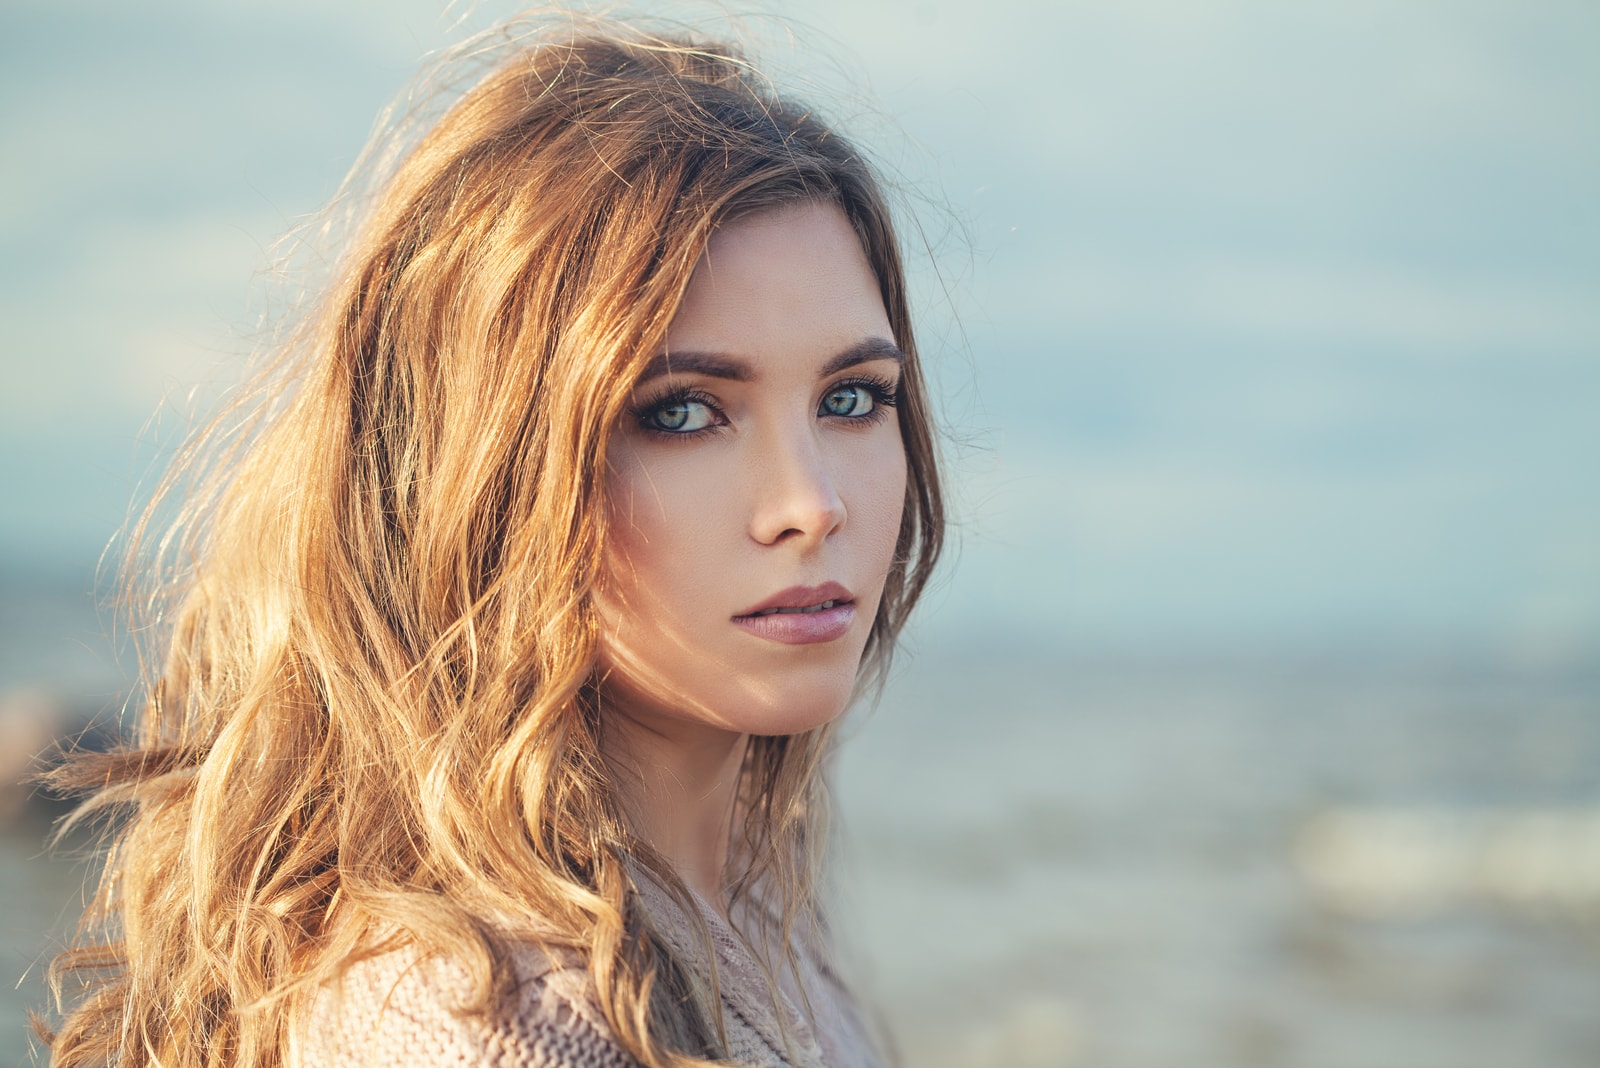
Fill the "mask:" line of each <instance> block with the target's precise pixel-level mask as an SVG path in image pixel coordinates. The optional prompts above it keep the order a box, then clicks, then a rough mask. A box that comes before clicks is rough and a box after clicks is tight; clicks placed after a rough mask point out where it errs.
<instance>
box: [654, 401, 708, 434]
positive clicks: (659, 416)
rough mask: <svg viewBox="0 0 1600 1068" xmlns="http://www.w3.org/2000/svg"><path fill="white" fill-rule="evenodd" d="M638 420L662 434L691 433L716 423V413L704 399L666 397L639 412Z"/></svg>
mask: <svg viewBox="0 0 1600 1068" xmlns="http://www.w3.org/2000/svg"><path fill="white" fill-rule="evenodd" d="M639 422H640V424H641V425H643V426H644V427H645V428H646V429H648V430H659V431H661V432H662V433H664V434H692V433H694V432H695V431H697V430H705V429H707V428H708V427H711V426H714V425H716V423H717V414H716V412H715V411H714V410H713V409H712V407H711V406H710V405H709V404H707V403H706V402H705V401H702V400H696V399H695V398H693V397H668V398H667V399H666V400H664V401H662V402H661V403H659V404H656V405H654V406H652V407H649V408H646V409H645V410H644V411H643V412H641V413H640V414H639Z"/></svg>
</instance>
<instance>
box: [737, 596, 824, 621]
mask: <svg viewBox="0 0 1600 1068" xmlns="http://www.w3.org/2000/svg"><path fill="white" fill-rule="evenodd" d="M849 603H850V602H848V601H833V600H829V601H823V602H822V603H821V604H808V605H805V606H803V607H795V608H763V609H762V610H761V611H759V612H751V613H750V614H749V615H748V616H745V617H744V618H746V619H760V618H761V617H762V616H788V615H799V616H809V615H812V614H814V613H817V612H826V611H827V610H828V609H830V608H834V607H836V606H838V605H841V604H849Z"/></svg>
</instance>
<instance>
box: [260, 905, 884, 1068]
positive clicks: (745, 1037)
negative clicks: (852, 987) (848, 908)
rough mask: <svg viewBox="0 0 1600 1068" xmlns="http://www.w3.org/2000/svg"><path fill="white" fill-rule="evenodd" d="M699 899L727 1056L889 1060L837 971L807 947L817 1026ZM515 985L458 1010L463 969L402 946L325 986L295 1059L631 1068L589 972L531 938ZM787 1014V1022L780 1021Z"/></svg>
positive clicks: (864, 1067) (682, 930)
mask: <svg viewBox="0 0 1600 1068" xmlns="http://www.w3.org/2000/svg"><path fill="white" fill-rule="evenodd" d="M639 883H640V896H641V898H642V899H643V902H644V905H645V908H646V909H647V911H648V912H649V913H650V915H651V918H652V921H653V922H654V923H655V926H656V928H657V930H658V931H659V932H660V933H661V935H662V937H663V938H664V939H665V940H666V941H667V943H668V944H669V945H670V946H671V948H672V950H673V951H674V953H675V954H677V955H678V956H679V958H680V959H682V960H684V961H688V962H692V961H695V960H697V959H698V958H699V954H697V953H696V952H695V946H694V940H693V937H692V935H691V928H690V926H689V923H688V921H687V917H685V916H684V915H683V913H682V911H681V910H680V909H679V908H678V906H677V905H676V903H675V902H674V901H673V900H672V899H671V898H670V897H668V896H667V894H666V893H665V892H664V891H662V890H660V889H659V888H656V887H654V886H653V885H652V884H650V883H649V882H648V880H645V879H641V880H639ZM699 904H700V911H701V913H702V915H703V916H704V918H705V922H706V925H707V926H708V927H709V928H710V931H711V937H712V943H713V945H714V947H715V950H716V956H717V975H718V979H719V982H720V984H721V991H722V1010H723V1019H724V1023H725V1026H726V1030H727V1037H728V1053H729V1061H730V1063H733V1064H738V1065H745V1066H751V1068H876V1066H878V1065H880V1064H881V1061H880V1059H879V1057H878V1055H877V1054H876V1052H875V1049H874V1046H873V1044H872V1042H871V1040H870V1039H869V1037H868V1035H867V1032H866V1029H865V1028H864V1027H863V1026H862V1022H861V1018H860V1016H859V1014H858V1013H857V1011H856V1009H855V1006H854V1005H853V1004H852V1003H851V1001H850V998H849V996H848V994H847V993H846V992H845V990H844V988H843V987H842V986H841V985H840V983H839V982H838V980H837V978H836V977H835V976H834V975H833V973H832V972H831V971H830V970H829V969H828V967H827V966H826V965H825V964H824V963H823V962H821V961H817V960H815V959H812V958H811V957H810V956H803V957H802V960H801V975H800V984H801V985H802V986H803V988H804V989H803V993H804V997H805V999H806V1000H807V1001H809V1003H810V1005H811V1009H812V1013H813V1017H814V1021H815V1026H814V1027H813V1026H812V1022H811V1021H808V1020H807V1019H806V1018H805V1017H804V1015H803V1014H802V1013H800V1012H799V1011H798V1010H797V1009H796V1008H795V1005H796V1003H797V1002H798V1001H799V998H798V997H797V994H799V993H800V991H798V990H797V989H796V988H795V986H794V984H793V983H785V984H784V986H785V989H783V990H780V992H779V994H778V997H777V999H776V1002H775V1001H774V998H773V997H772V996H771V995H770V994H769V992H768V985H767V982H766V980H765V979H764V978H763V973H762V970H761V968H760V966H759V965H757V963H756V962H755V960H754V959H753V958H752V957H751V955H750V953H749V951H748V950H747V949H746V948H745V947H744V944H743V943H742V942H741V940H740V939H739V938H738V936H736V935H735V934H734V932H733V931H732V929H731V928H730V927H729V926H728V924H727V923H726V922H724V921H723V920H722V918H721V917H720V916H718V915H717V914H716V913H715V912H714V911H712V910H711V909H709V908H707V907H705V905H704V903H699ZM509 962H510V967H511V968H512V969H513V970H514V979H515V982H514V993H513V994H512V996H511V997H510V998H509V999H508V1000H507V1002H506V1003H505V1004H503V1005H502V1006H501V1008H500V1011H498V1012H496V1013H494V1014H492V1015H491V1016H490V1017H488V1018H484V1017H480V1016H470V1015H464V1014H461V1013H459V1012H457V1011H456V1009H457V1006H459V1004H460V1002H461V1000H462V997H463V994H464V992H465V990H466V989H467V978H466V972H465V970H464V969H462V968H461V967H460V966H459V965H456V964H453V963H452V962H451V961H449V960H446V959H440V958H430V959H427V960H420V959H418V958H417V955H416V954H415V953H410V952H407V951H405V950H397V951H395V952H391V953H388V954H386V955H384V956H380V957H375V958H372V959H369V960H365V961H362V962H360V963H359V964H356V965H355V966H353V967H352V968H351V969H350V970H349V971H348V972H347V973H346V975H345V978H344V981H343V982H342V983H341V984H340V985H339V986H338V987H337V988H335V989H329V990H326V991H324V992H323V994H322V996H321V997H319V998H318V999H317V1001H316V1003H315V1005H314V1007H313V1009H312V1010H311V1011H310V1013H308V1014H307V1016H306V1018H305V1019H304V1020H302V1021H301V1025H300V1026H299V1027H297V1028H296V1029H295V1033H294V1034H293V1035H292V1037H291V1040H290V1050H289V1064H290V1065H291V1068H401V1066H406V1068H435V1066H437V1068H445V1066H450V1068H455V1066H467V1065H471V1066H474V1068H546V1066H548V1068H632V1066H635V1065H636V1064H637V1062H636V1061H635V1060H634V1059H633V1058H632V1057H630V1056H629V1055H628V1054H627V1052H626V1051H625V1050H624V1049H623V1048H622V1046H620V1045H619V1044H618V1043H617V1041H616V1040H615V1038H614V1037H613V1036H612V1034H611V1031H610V1028H609V1027H608V1026H607V1024H606V1021H605V1017H604V1015H603V1014H602V1013H601V1012H600V1010H599V1008H598V1007H597V1006H596V1004H595V1001H594V997H593V993H592V988H591V986H590V980H589V975H588V972H587V971H586V970H585V969H584V968H583V967H582V965H581V961H578V960H576V959H574V960H568V961H564V962H563V961H557V960H554V959H552V957H551V956H550V955H549V954H547V953H546V952H545V951H543V950H541V949H539V948H538V947H536V946H534V945H531V944H520V943H519V944H516V945H514V946H513V947H512V949H511V952H510V954H509ZM780 1019H783V1020H786V1021H787V1027H785V1026H783V1025H781V1024H780V1023H779V1021H780Z"/></svg>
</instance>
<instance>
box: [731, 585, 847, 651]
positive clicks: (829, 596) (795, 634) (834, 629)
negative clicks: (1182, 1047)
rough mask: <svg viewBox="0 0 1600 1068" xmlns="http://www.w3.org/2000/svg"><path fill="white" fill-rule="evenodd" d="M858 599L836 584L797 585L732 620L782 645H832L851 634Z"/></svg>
mask: <svg viewBox="0 0 1600 1068" xmlns="http://www.w3.org/2000/svg"><path fill="white" fill-rule="evenodd" d="M855 617H856V605H855V598H854V597H852V596H851V594H850V591H849V590H847V589H845V588H844V587H843V586H841V585H839V584H838V583H837V582H830V583H827V584H826V585H823V586H795V587H792V588H790V589H787V590H784V591H782V592H781V593H777V594H774V595H773V596H771V597H769V598H767V599H766V600H765V601H764V602H762V603H761V604H758V605H756V606H754V607H753V608H750V609H748V610H747V611H744V612H741V613H740V614H739V615H736V616H734V617H733V623H734V625H735V626H737V627H739V628H740V629H741V630H744V631H745V632H746V633H748V634H751V635H753V636H754V637H757V638H765V639H766V640H768V641H773V642H778V643H780V644H783V645H815V644H818V643H824V642H831V641H834V640H836V639H838V638H842V637H844V636H845V635H846V634H848V633H849V632H850V629H851V625H852V624H853V623H854V621H855Z"/></svg>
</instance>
